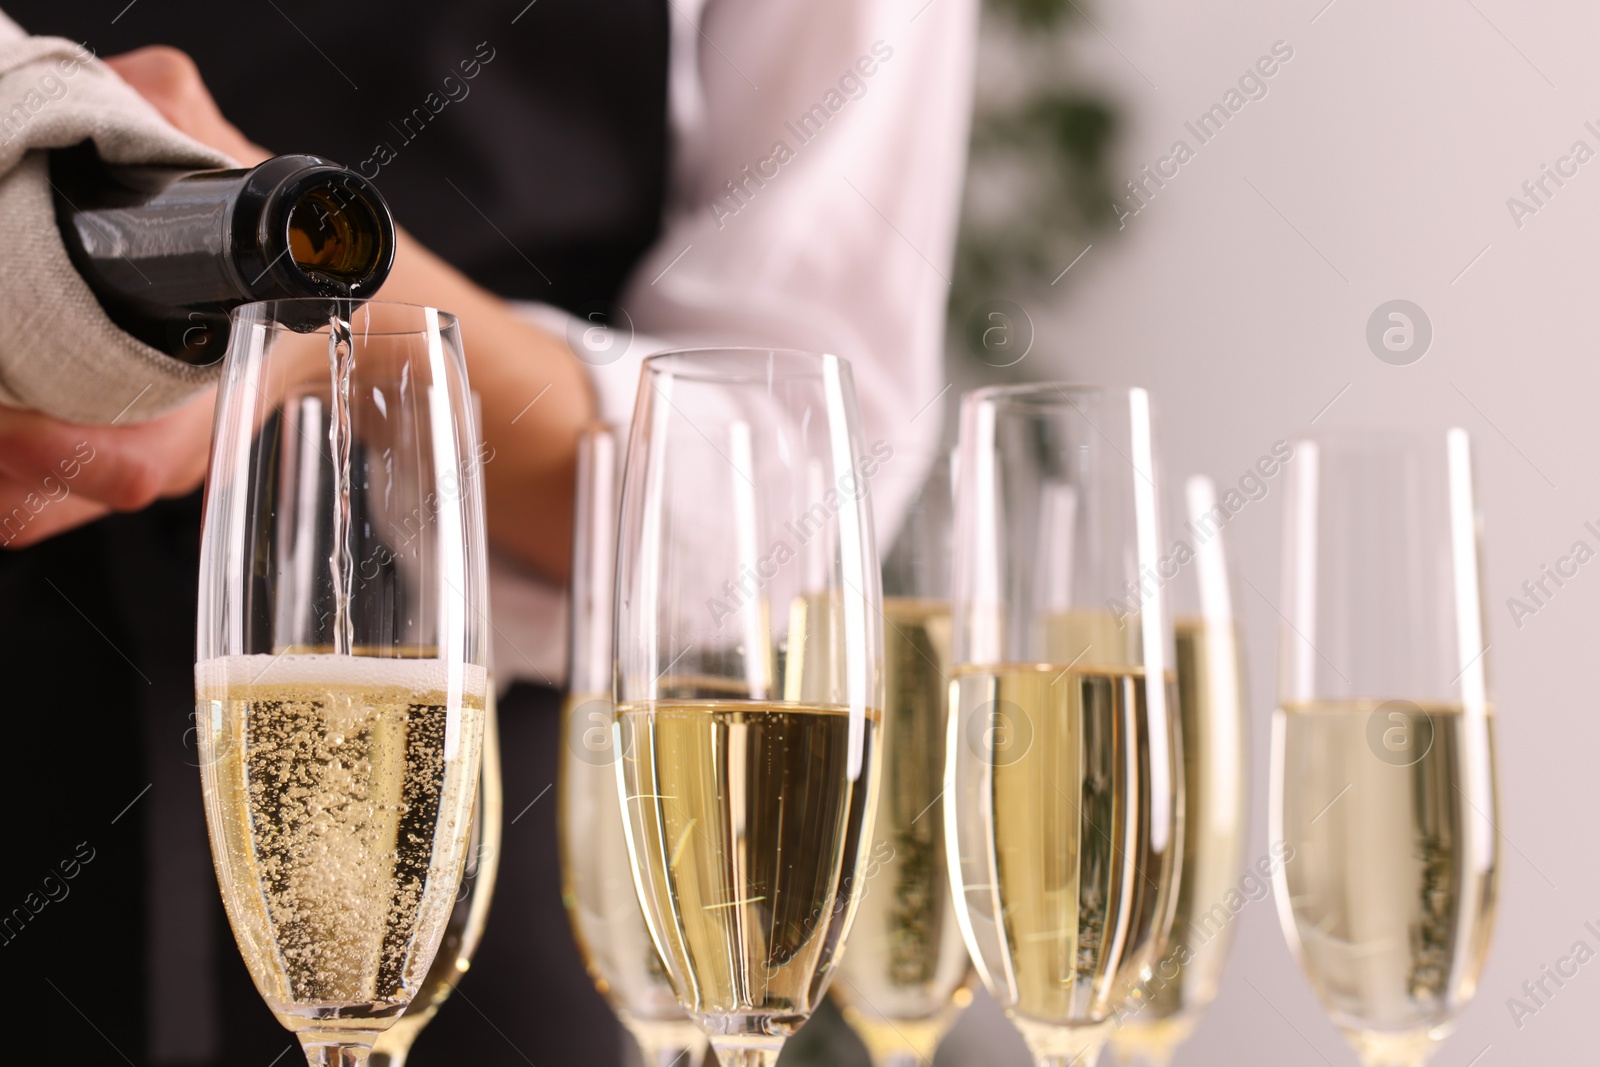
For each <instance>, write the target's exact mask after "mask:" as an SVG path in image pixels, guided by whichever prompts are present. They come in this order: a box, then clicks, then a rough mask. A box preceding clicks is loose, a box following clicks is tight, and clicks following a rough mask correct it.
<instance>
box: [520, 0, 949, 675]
mask: <svg viewBox="0 0 1600 1067" xmlns="http://www.w3.org/2000/svg"><path fill="white" fill-rule="evenodd" d="M671 12H672V14H671V18H672V43H671V49H672V52H671V62H670V66H669V72H670V73H669V107H670V121H671V129H672V143H673V161H672V167H671V171H670V177H669V183H668V194H667V204H666V208H665V212H664V216H663V224H662V234H661V238H660V240H659V241H658V242H657V243H656V245H655V246H654V247H653V248H652V249H651V250H650V252H649V253H648V254H647V255H646V256H645V257H644V258H643V260H642V261H641V262H640V264H639V266H638V267H637V268H636V269H635V271H634V273H633V275H632V276H631V278H630V279H629V280H628V283H627V285H626V286H625V287H624V290H623V292H622V294H621V296H620V297H619V299H618V302H617V304H618V310H617V313H616V315H615V316H614V317H613V320H612V324H613V327H615V328H616V329H614V330H612V331H609V332H608V331H606V330H603V329H599V328H592V327H590V326H589V324H586V323H582V322H579V321H577V320H574V319H572V318H570V317H569V316H565V315H564V313H562V312H559V311H557V310H556V309H554V308H549V307H537V306H527V307H526V308H525V310H526V312H527V314H528V315H529V317H530V318H533V319H534V320H535V321H537V322H539V323H540V324H541V325H543V326H545V327H546V328H548V329H552V330H556V331H558V332H564V333H565V335H566V336H567V337H568V339H569V342H570V343H571V344H572V347H573V349H574V351H576V352H577V353H578V354H579V356H580V358H583V359H584V360H585V361H586V362H587V363H589V365H590V375H591V380H592V381H593V383H594V388H595V392H596V395H597V397H598V403H599V408H600V417H601V418H602V419H604V420H605V421H607V422H611V423H614V424H616V425H619V426H626V425H627V424H628V422H629V420H630V419H631V417H632V412H633V405H634V398H635V395H636V393H637V389H638V381H639V365H640V363H641V362H642V361H643V359H644V358H645V357H646V356H648V355H651V354H652V353H655V352H659V351H663V350H666V349H668V348H682V347H691V346H709V345H756V346H772V347H784V348H800V349H809V350H814V351H823V352H832V353H834V354H836V355H840V356H843V357H845V358H846V359H848V360H849V361H850V363H851V365H852V368H853V371H854V376H855V383H856V392H857V396H858V399H859V402H860V406H861V419H862V430H863V434H864V440H865V442H866V443H867V444H868V445H869V446H870V445H871V444H872V443H873V442H875V441H878V440H885V441H888V442H889V443H890V444H891V445H892V446H893V447H894V448H895V449H896V451H897V452H899V450H901V449H902V448H905V449H908V450H909V451H908V452H907V453H906V454H907V455H908V456H916V457H925V456H926V455H928V454H929V452H928V450H929V449H930V448H931V446H932V445H933V443H934V442H935V441H936V440H937V438H938V435H939V428H940V425H939V424H940V416H941V412H942V410H943V405H942V404H941V403H939V402H938V401H939V398H940V397H941V395H942V393H943V391H944V389H945V388H946V386H947V382H946V379H945V376H944V373H943V368H944V353H943V339H944V316H945V304H946V301H947V300H948V297H949V292H950V282H949V278H950V271H951V260H952V257H953V253H954V246H955V234H956V222H957V213H958V210H957V209H958V206H959V199H960V193H961V182H962V177H963V173H964V169H965V160H966V146H967V133H968V123H969V118H970V112H971V105H972V67H973V50H974V47H975V41H976V34H977V2H976V0H927V2H925V3H923V2H921V0H911V2H907V0H892V2H891V0H809V2H796V0H671ZM619 331H621V335H620V336H619V335H618V332H619ZM586 340H587V343H586ZM919 461H920V460H919ZM895 481H896V482H900V483H902V484H903V485H904V490H903V492H897V493H893V494H883V495H884V496H887V495H894V496H897V497H901V496H904V495H906V494H908V493H909V492H910V491H911V489H912V488H914V485H913V481H914V480H910V479H898V478H897V479H895ZM880 488H888V485H887V484H886V485H884V486H882V487H880V486H876V485H875V486H874V497H875V499H874V505H875V506H874V511H875V512H877V513H878V515H879V522H878V526H879V533H880V536H882V535H884V534H885V533H887V530H888V529H889V528H891V527H892V525H893V523H892V521H891V522H885V521H884V520H885V513H886V512H888V514H890V515H892V514H893V513H894V511H895V510H897V505H899V504H902V503H903V500H895V501H889V500H885V499H881V498H880V494H879V490H880ZM498 584H500V583H498V582H497V585H498ZM496 597H497V598H498V599H500V600H501V602H502V603H503V602H505V598H504V597H503V596H502V595H501V594H500V593H499V592H497V593H496ZM553 606H554V605H551V607H553ZM500 614H501V613H500V612H498V611H497V612H496V615H497V616H499V615H500ZM497 622H500V623H501V625H502V626H504V625H506V622H505V621H502V620H500V619H497ZM500 636H501V638H502V640H504V639H505V638H506V637H507V636H508V635H507V634H504V633H502V634H501V635H500ZM549 644H550V637H549V635H548V634H546V635H544V636H543V637H542V638H536V637H535V636H534V635H531V634H529V635H527V640H526V641H525V642H524V647H523V648H521V649H520V650H519V651H518V652H515V653H512V654H511V655H510V656H509V657H506V656H502V657H501V659H500V662H501V663H502V664H504V665H505V666H506V667H508V668H510V669H511V670H510V673H522V672H521V671H518V670H517V666H518V662H519V661H532V660H536V661H538V662H539V665H540V667H541V669H542V670H543V671H544V672H545V673H546V674H548V673H549V671H550V670H551V668H552V667H553V666H554V664H553V659H554V656H553V655H552V654H553V653H554V652H555V649H553V648H547V647H546V646H548V645H549ZM508 660H509V662H508Z"/></svg>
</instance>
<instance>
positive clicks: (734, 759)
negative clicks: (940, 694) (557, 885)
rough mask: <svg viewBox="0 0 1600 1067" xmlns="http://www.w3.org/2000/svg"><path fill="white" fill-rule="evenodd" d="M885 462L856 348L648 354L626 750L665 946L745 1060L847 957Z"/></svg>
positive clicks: (877, 608) (626, 663) (639, 420)
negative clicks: (868, 420)
mask: <svg viewBox="0 0 1600 1067" xmlns="http://www.w3.org/2000/svg"><path fill="white" fill-rule="evenodd" d="M873 469H874V464H873V461H872V457H870V456H867V455H866V454H865V453H864V452H863V449H862V447H861V438H860V431H859V429H858V426H857V414H856V402H855V390H854V386H853V384H852V382H851V377H850V368H849V365H848V364H847V363H845V362H844V361H843V360H841V359H839V358H837V357H835V356H825V355H813V354H809V353H801V352H783V351H773V350H765V349H760V350H757V349H749V350H711V351H699V352H679V353H670V354H666V355H661V356H656V357H653V358H652V359H650V360H647V361H646V363H645V369H644V375H643V379H642V381H641V383H640V388H639V401H638V404H637V406H636V407H635V409H634V420H633V428H632V432H631V434H630V438H629V456H628V464H627V474H626V476H625V478H624V483H623V503H622V521H621V524H620V526H619V535H618V536H619V551H618V553H617V600H616V604H617V618H616V628H615V632H616V646H615V647H616V686H615V692H614V695H615V698H616V744H617V750H618V753H619V757H620V758H619V767H620V780H619V785H620V789H621V801H622V804H623V814H624V827H625V831H626V834H627V839H628V847H629V852H630V855H631V858H632V868H633V874H634V881H635V884H636V886H637V888H638V892H639V900H640V903H641V905H642V907H643V910H644V915H645V920H646V923H647V925H648V927H649V929H650V935H651V938H652V939H653V940H654V942H655V944H656V948H657V950H658V951H659V952H660V954H661V957H662V961H663V962H664V963H665V964H666V968H667V973H668V975H669V976H670V978H671V981H672V986H673V989H674V990H675V992H676V993H677V996H678V1000H679V1001H680V1003H682V1005H683V1007H684V1009H685V1010H686V1011H687V1012H688V1014H689V1016H690V1018H692V1019H693V1020H694V1021H695V1022H696V1023H697V1024H699V1025H700V1026H701V1028H702V1029H703V1030H704V1031H705V1032H706V1033H707V1034H708V1035H709V1036H710V1038H711V1044H712V1047H713V1048H714V1049H715V1050H716V1052H717V1055H718V1057H719V1059H720V1060H721V1061H722V1063H723V1064H724V1067H771V1065H772V1064H773V1063H775V1062H776V1060H777V1056H778V1053H779V1051H780V1049H781V1048H782V1046H783V1043H784V1040H785V1038H787V1037H788V1036H789V1035H790V1034H792V1033H793V1032H794V1031H795V1030H796V1029H797V1028H798V1027H799V1026H800V1025H801V1024H802V1023H804V1022H805V1020H806V1019H807V1018H808V1017H809V1016H810V1014H811V1012H812V1010H813V1008H815V1006H816V1004H817V1002H818V999H819V998H820V997H821V996H822V994H823V993H824V992H825V990H826V988H827V984H828V980H829V978H830V976H831V974H832V971H833V968H834V966H835V964H836V963H837V961H838V956H839V953H840V950H841V949H842V947H843V943H844V938H845V934H846V932H847V931H848V930H849V927H850V922H851V918H852V916H853V913H854V910H855V904H856V901H857V899H858V898H859V896H860V893H861V888H862V887H861V881H862V877H863V874H864V869H865V862H864V861H865V858H866V852H867V847H868V844H869V842H870V840H871V812H872V807H873V803H872V802H873V796H872V789H873V787H874V783H875V781H876V774H877V759H878V756H877V733H878V729H879V723H880V721H881V714H880V710H879V709H881V707H882V706H883V677H882V657H883V645H882V637H881V634H880V630H879V627H880V625H881V612H882V597H881V594H880V592H879V584H878V568H877V553H876V550H875V548H874V545H873V537H872V524H871V520H870V516H869V513H868V509H867V508H868V501H867V499H866V497H867V479H868V478H870V477H871V474H872V471H873Z"/></svg>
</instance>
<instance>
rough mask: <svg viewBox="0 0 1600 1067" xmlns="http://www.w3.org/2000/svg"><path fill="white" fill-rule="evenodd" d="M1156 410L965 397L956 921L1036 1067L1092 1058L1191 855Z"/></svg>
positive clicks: (998, 395) (951, 808) (957, 604)
mask: <svg viewBox="0 0 1600 1067" xmlns="http://www.w3.org/2000/svg"><path fill="white" fill-rule="evenodd" d="M1152 456H1153V447H1152V436H1151V429H1150V407H1149V400H1148V397H1147V395H1146V394H1145V392H1144V390H1142V389H1113V388H1099V387H1086V386H1071V385H1056V384H1051V383H1044V384H1040V385H1028V386H1015V387H1002V388H990V389H980V390H977V391H976V392H973V393H969V394H968V395H967V396H966V397H964V398H963V401H962V408H961V452H960V458H959V463H958V466H959V472H958V480H957V488H956V509H955V510H956V517H957V518H956V521H957V532H956V550H955V557H956V558H955V586H954V596H953V605H952V606H953V618H954V622H955V630H954V639H953V657H954V661H955V664H956V666H955V668H954V671H953V677H952V680H951V714H950V721H949V737H948V742H947V750H948V762H947V765H946V773H945V813H946V821H945V832H946V835H947V837H948V845H947V855H948V857H949V862H950V877H951V880H952V882H953V883H954V886H953V889H954V892H955V897H956V904H957V916H958V918H959V919H960V920H961V928H962V933H963V935H964V936H965V938H966V941H967V948H968V949H969V950H970V951H971V953H972V959H973V962H974V963H975V964H976V965H977V969H978V973H979V975H980V976H981V977H982V979H983V982H984V985H985V986H986V987H987V989H988V990H989V993H990V994H991V995H992V996H993V997H994V998H995V1000H996V1001H998V1002H999V1004H1000V1006H1001V1007H1002V1008H1003V1009H1005V1011H1006V1014H1007V1015H1008V1016H1009V1017H1010V1019H1011V1020H1012V1022H1013V1023H1014V1024H1015V1025H1016V1027H1017V1029H1018V1030H1019V1031H1020V1032H1021V1033H1022V1036H1023V1039H1024V1040H1025V1041H1026V1042H1027V1044H1028V1047H1029V1049H1030V1050H1031V1051H1032V1053H1033V1055H1034V1058H1035V1059H1036V1061H1037V1062H1038V1063H1039V1064H1040V1067H1067V1065H1069V1064H1080V1063H1082V1064H1087V1063H1092V1062H1093V1060H1094V1058H1095V1056H1096V1055H1098V1053H1099V1050H1100V1048H1101V1046H1102V1045H1103V1044H1104V1042H1105V1040H1106V1034H1107V1030H1108V1028H1109V1026H1110V1020H1111V1016H1112V1011H1113V1009H1114V1007H1115V1006H1116V997H1115V990H1116V989H1117V988H1118V987H1119V985H1120V986H1123V987H1126V986H1127V985H1128V984H1130V983H1131V982H1132V981H1136V980H1138V979H1142V978H1143V977H1145V976H1146V975H1147V973H1148V970H1149V968H1150V967H1151V965H1152V963H1153V961H1152V959H1151V956H1152V952H1153V950H1154V948H1155V946H1157V945H1158V944H1160V943H1161V942H1162V940H1163V939H1164V938H1165V936H1166V935H1167V931H1168V928H1169V926H1170V923H1171V915H1172V904H1173V902H1174V899H1175V895H1174V893H1173V883H1174V881H1175V879H1176V877H1177V871H1178V868H1177V863H1178V857H1179V853H1180V849H1181V846H1182V829H1183V827H1182V815H1183V795H1182V765H1181V761H1180V756H1179V752H1180V749H1179V747H1178V743H1179V740H1180V738H1179V730H1178V726H1177V722H1176V714H1175V713H1176V710H1177V709H1176V701H1175V693H1174V690H1173V684H1172V669H1171V667H1172V660H1173V652H1172V644H1171V642H1172V631H1171V627H1170V624H1169V623H1168V622H1167V614H1166V609H1165V603H1164V593H1163V589H1162V583H1161V581H1160V580H1159V576H1160V575H1161V574H1162V570H1163V568H1164V567H1165V566H1168V565H1169V564H1170V562H1171V561H1170V560H1169V559H1167V558H1166V557H1163V556H1162V555H1161V552H1160V530H1161V526H1160V523H1159V517H1158V510H1159V509H1158V506H1157V501H1158V500H1159V496H1160V494H1159V492H1158V490H1157V484H1156V472H1155V464H1154V462H1153V460H1152Z"/></svg>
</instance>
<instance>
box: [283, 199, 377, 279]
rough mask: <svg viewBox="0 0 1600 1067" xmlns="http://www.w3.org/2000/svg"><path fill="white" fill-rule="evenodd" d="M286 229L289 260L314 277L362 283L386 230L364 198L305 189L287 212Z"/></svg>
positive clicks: (374, 261) (368, 272) (369, 271)
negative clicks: (287, 230)
mask: <svg viewBox="0 0 1600 1067" xmlns="http://www.w3.org/2000/svg"><path fill="white" fill-rule="evenodd" d="M288 224H289V258H290V259H291V260H293V262H294V265H295V266H297V267H299V268H300V269H301V270H302V271H304V272H305V273H306V274H308V275H310V276H312V277H314V278H327V279H330V280H332V281H334V282H337V283H341V284H343V285H355V284H359V283H360V282H362V281H365V280H366V279H367V278H368V277H370V276H371V275H372V273H373V269H372V268H373V264H374V263H377V262H378V261H379V260H380V258H381V254H382V253H381V249H380V248H379V245H380V244H381V243H382V236H381V235H382V232H383V229H382V226H381V224H380V223H379V221H378V217H377V213H376V212H374V211H373V210H372V208H371V206H370V205H369V204H368V203H367V202H366V199H365V198H364V197H349V196H345V197H341V196H340V195H339V193H338V191H337V190H335V189H333V188H330V187H327V186H322V187H316V188H311V189H307V190H306V191H305V192H303V193H301V194H300V197H299V199H297V200H296V201H295V202H294V204H293V205H292V206H291V207H290V208H289V212H288Z"/></svg>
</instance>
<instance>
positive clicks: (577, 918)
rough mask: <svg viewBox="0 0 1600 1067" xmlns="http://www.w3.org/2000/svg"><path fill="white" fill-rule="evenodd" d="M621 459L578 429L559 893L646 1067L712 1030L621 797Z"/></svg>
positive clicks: (598, 430)
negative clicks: (678, 973)
mask: <svg viewBox="0 0 1600 1067" xmlns="http://www.w3.org/2000/svg"><path fill="white" fill-rule="evenodd" d="M617 459H618V457H617V442H616V435H615V434H614V433H613V432H612V430H611V429H610V428H609V427H606V426H597V427H594V428H592V429H590V430H588V431H587V432H586V433H585V434H584V435H583V437H582V438H580V439H579V443H578V485H577V490H578V491H577V509H576V519H575V523H574V526H575V528H574V530H573V540H572V544H573V549H572V555H573V559H572V626H571V629H570V634H569V640H570V644H569V646H568V647H569V654H568V669H567V686H568V695H567V699H566V704H565V707H564V708H563V711H562V726H561V729H562V738H561V739H562V750H561V766H560V782H559V789H558V793H559V797H560V799H559V802H558V803H559V806H560V837H561V875H562V893H561V896H562V902H563V903H564V904H565V905H566V908H567V918H568V919H569V920H570V921H571V923H572V932H573V935H574V936H575V937H576V938H577V941H578V949H579V951H580V952H581V953H582V954H583V959H584V963H585V965H586V966H587V967H588V969H589V975H590V977H592V978H593V979H594V983H595V987H596V988H597V989H598V990H599V991H600V994H601V995H602V996H604V997H605V998H606V1001H607V1002H608V1003H609V1004H610V1005H611V1009H612V1010H613V1011H614V1012H616V1014H617V1018H618V1019H619V1020H621V1022H622V1025H623V1026H624V1027H625V1028H626V1029H627V1031H628V1033H629V1034H631V1035H632V1036H633V1039H634V1040H635V1041H636V1042H637V1043H638V1045H639V1050H640V1052H641V1053H642V1055H643V1057H644V1063H645V1067H695V1065H696V1064H698V1063H699V1062H700V1059H701V1057H703V1056H704V1055H705V1049H706V1035H705V1034H704V1033H703V1032H702V1031H701V1029H700V1028H699V1027H698V1026H696V1025H695V1024H694V1023H693V1022H691V1021H690V1020H689V1017H688V1016H687V1015H685V1014H684V1012H683V1008H682V1006H681V1005H679V1003H678V998H677V995H676V994H675V993H673V991H672V982H671V980H670V979H669V977H668V975H667V968H666V965H665V964H664V963H662V962H661V955H660V953H658V952H657V951H656V947H655V944H654V943H653V942H652V941H651V940H650V931H649V930H648V929H647V928H646V927H645V923H644V914H643V913H642V912H641V911H640V910H639V895H638V893H637V892H635V891H634V887H633V871H632V868H631V867H630V866H629V861H628V842H627V837H626V835H625V833H624V831H623V828H622V808H621V806H620V805H619V804H618V802H617V767H616V763H617V757H616V752H617V748H616V745H615V744H614V743H613V730H612V724H613V722H614V721H615V716H614V715H613V714H612V707H611V654H612V650H611V618H612V600H613V597H614V595H615V582H614V580H613V571H614V568H615V564H616V544H617V541H616V538H617V490H618V484H617V483H618V477H617V476H618V474H619V471H618V467H617Z"/></svg>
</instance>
